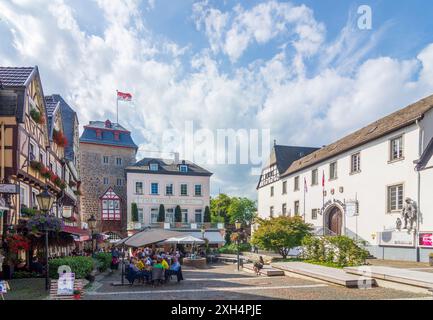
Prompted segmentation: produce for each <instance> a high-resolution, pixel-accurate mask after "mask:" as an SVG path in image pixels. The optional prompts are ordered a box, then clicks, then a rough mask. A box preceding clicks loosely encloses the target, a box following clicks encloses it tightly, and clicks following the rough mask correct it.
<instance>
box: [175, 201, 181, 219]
mask: <svg viewBox="0 0 433 320" xmlns="http://www.w3.org/2000/svg"><path fill="white" fill-rule="evenodd" d="M174 222H178V223H179V222H182V210H181V209H180V206H178V205H177V206H176V208H175V209H174Z"/></svg>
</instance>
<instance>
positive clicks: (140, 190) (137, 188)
mask: <svg viewBox="0 0 433 320" xmlns="http://www.w3.org/2000/svg"><path fill="white" fill-rule="evenodd" d="M135 194H143V182H136V183H135Z"/></svg>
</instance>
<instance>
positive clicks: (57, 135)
mask: <svg viewBox="0 0 433 320" xmlns="http://www.w3.org/2000/svg"><path fill="white" fill-rule="evenodd" d="M53 141H54V142H55V143H56V144H57V145H58V146H59V147H66V146H67V145H68V139H66V136H65V135H64V134H63V132H62V131H60V130H56V129H53Z"/></svg>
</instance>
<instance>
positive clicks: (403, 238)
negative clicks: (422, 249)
mask: <svg viewBox="0 0 433 320" xmlns="http://www.w3.org/2000/svg"><path fill="white" fill-rule="evenodd" d="M378 234H379V246H389V247H414V246H415V234H414V233H412V232H411V233H408V232H407V231H394V230H393V231H382V232H378Z"/></svg>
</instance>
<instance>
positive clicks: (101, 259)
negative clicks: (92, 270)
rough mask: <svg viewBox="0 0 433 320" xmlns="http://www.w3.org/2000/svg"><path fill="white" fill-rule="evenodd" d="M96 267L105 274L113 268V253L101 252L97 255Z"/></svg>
mask: <svg viewBox="0 0 433 320" xmlns="http://www.w3.org/2000/svg"><path fill="white" fill-rule="evenodd" d="M95 259H96V267H97V268H98V270H99V271H101V272H104V271H105V270H107V269H109V268H110V267H111V260H112V256H111V253H107V252H99V253H97V254H96V255H95Z"/></svg>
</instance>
